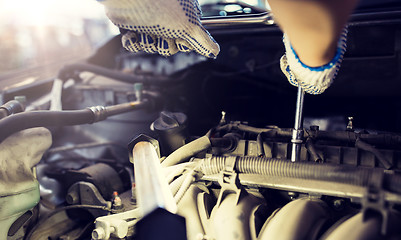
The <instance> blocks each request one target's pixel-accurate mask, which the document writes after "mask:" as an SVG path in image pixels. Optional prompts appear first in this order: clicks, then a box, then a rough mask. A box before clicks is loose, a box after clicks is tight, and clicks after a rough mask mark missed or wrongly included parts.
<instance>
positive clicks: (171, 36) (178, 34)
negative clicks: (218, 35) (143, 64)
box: [98, 0, 220, 58]
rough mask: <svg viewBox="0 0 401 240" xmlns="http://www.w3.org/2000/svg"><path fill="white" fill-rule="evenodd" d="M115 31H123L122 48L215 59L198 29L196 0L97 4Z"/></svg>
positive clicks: (124, 0) (129, 0)
mask: <svg viewBox="0 0 401 240" xmlns="http://www.w3.org/2000/svg"><path fill="white" fill-rule="evenodd" d="M98 1H99V2H100V3H102V4H103V5H104V6H105V10H106V14H107V16H108V17H109V18H110V20H111V21H112V22H113V23H114V24H115V25H116V26H118V27H120V28H122V29H127V30H128V32H127V33H125V34H124V35H123V37H122V44H123V46H124V47H125V48H126V49H127V50H129V51H132V52H138V51H141V50H143V51H145V52H147V53H159V54H160V55H163V56H171V55H173V54H175V53H177V52H178V51H181V52H190V51H192V50H194V51H196V52H197V53H199V54H201V55H203V56H206V57H209V58H215V57H216V56H217V54H218V53H219V51H220V48H219V45H218V44H217V43H216V41H215V40H214V39H213V37H212V36H211V35H210V34H209V32H208V31H207V30H206V29H205V28H204V27H203V26H202V24H201V22H200V16H201V10H200V7H199V3H198V1H197V0H98Z"/></svg>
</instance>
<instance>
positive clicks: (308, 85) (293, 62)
mask: <svg viewBox="0 0 401 240" xmlns="http://www.w3.org/2000/svg"><path fill="white" fill-rule="evenodd" d="M347 33H348V30H347V28H344V30H343V32H342V34H341V36H340V40H339V41H338V44H337V52H336V55H335V56H334V58H333V59H332V60H331V61H330V62H329V63H327V64H326V65H323V66H320V67H309V66H307V65H305V64H304V63H302V62H301V60H300V59H299V57H298V56H297V54H296V52H295V51H294V49H293V48H292V46H291V43H290V41H289V39H288V36H287V35H286V34H284V36H283V42H284V46H285V51H286V53H285V54H284V55H283V56H282V57H281V59H280V67H281V71H283V73H284V74H285V76H286V77H287V79H288V81H289V82H290V83H291V84H292V85H294V86H296V87H298V85H300V86H301V87H302V88H303V89H304V90H305V92H307V93H310V94H320V93H323V92H324V91H325V90H326V89H327V88H328V87H330V85H331V83H332V82H333V80H334V79H335V77H336V76H337V73H338V70H339V69H340V66H341V62H342V60H343V56H344V53H345V50H346V48H347V42H346V41H347Z"/></svg>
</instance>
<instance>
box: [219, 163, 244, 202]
mask: <svg viewBox="0 0 401 240" xmlns="http://www.w3.org/2000/svg"><path fill="white" fill-rule="evenodd" d="M224 160H225V161H224V167H223V169H222V170H221V171H220V177H219V180H218V182H219V184H220V186H221V190H220V194H219V198H218V199H217V204H216V205H217V206H219V205H220V204H221V202H222V201H223V200H224V198H225V197H226V196H227V195H229V194H235V197H236V203H238V202H239V201H240V198H241V196H242V195H243V194H244V193H243V189H242V186H241V183H240V180H239V178H238V174H237V173H236V172H235V163H236V162H237V157H235V156H230V157H225V159H224Z"/></svg>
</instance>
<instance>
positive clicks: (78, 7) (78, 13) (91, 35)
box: [0, 0, 118, 80]
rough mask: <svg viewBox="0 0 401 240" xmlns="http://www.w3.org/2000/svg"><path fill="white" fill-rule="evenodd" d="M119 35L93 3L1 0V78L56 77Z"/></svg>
mask: <svg viewBox="0 0 401 240" xmlns="http://www.w3.org/2000/svg"><path fill="white" fill-rule="evenodd" d="M117 32H118V29H117V28H116V27H114V26H113V25H112V24H111V23H110V21H109V20H108V19H107V17H106V15H105V13H104V9H103V6H102V5H101V4H99V3H98V2H96V1H94V0H84V1H82V0H68V1H54V0H35V1H31V0H0V80H1V78H2V77H3V78H6V77H7V78H10V77H12V76H13V75H15V74H16V73H21V71H22V70H28V69H29V72H31V73H33V72H38V74H39V73H40V74H43V73H48V75H49V74H53V75H54V74H55V73H56V72H57V70H58V68H59V66H60V65H63V64H65V63H66V62H71V61H76V60H79V59H82V58H85V57H87V56H88V55H89V54H90V53H91V52H92V51H93V50H94V49H95V48H96V47H97V46H99V45H100V44H102V43H103V42H105V41H107V39H109V37H111V36H112V35H114V34H116V33H117ZM35 70H36V71H35ZM38 77H39V76H38ZM43 77H45V76H43ZM46 77H48V76H46Z"/></svg>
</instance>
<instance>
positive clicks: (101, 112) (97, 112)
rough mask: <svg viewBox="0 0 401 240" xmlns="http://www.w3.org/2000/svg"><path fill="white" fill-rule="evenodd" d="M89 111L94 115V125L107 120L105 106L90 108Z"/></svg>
mask: <svg viewBox="0 0 401 240" xmlns="http://www.w3.org/2000/svg"><path fill="white" fill-rule="evenodd" d="M89 110H91V111H92V113H93V115H94V118H93V122H92V123H95V122H99V121H103V120H105V119H106V118H107V110H106V108H105V107H104V106H94V107H89Z"/></svg>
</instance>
